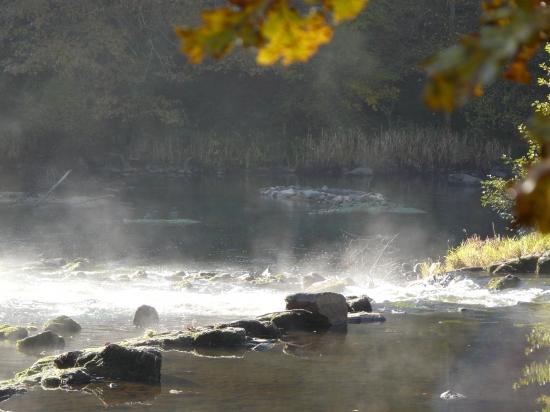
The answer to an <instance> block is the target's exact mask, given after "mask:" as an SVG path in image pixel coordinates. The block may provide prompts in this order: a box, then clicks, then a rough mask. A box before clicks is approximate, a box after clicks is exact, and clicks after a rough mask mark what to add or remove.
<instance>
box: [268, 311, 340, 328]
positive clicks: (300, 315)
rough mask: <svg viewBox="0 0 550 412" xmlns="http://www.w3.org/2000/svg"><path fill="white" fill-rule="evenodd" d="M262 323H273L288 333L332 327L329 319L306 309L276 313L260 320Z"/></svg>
mask: <svg viewBox="0 0 550 412" xmlns="http://www.w3.org/2000/svg"><path fill="white" fill-rule="evenodd" d="M258 319H259V320H261V321H269V322H272V323H273V325H275V327H277V328H279V329H282V330H283V331H284V332H287V331H307V332H311V331H317V330H326V329H329V328H330V327H331V324H330V322H329V320H328V318H327V317H326V316H324V315H321V314H319V313H312V312H310V311H308V310H304V309H293V310H286V311H283V312H275V313H270V314H267V315H263V316H260V317H259V318H258Z"/></svg>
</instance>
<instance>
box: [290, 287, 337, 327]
mask: <svg viewBox="0 0 550 412" xmlns="http://www.w3.org/2000/svg"><path fill="white" fill-rule="evenodd" d="M285 300H286V308H287V309H288V310H292V309H304V310H307V311H310V312H311V313H318V314H320V315H323V316H325V317H326V318H327V319H328V321H329V323H330V324H331V325H332V326H337V325H343V324H345V323H346V321H347V317H348V304H347V302H346V298H345V297H344V296H342V295H340V294H338V293H332V292H325V293H295V294H294V295H289V296H287V297H286V299H285Z"/></svg>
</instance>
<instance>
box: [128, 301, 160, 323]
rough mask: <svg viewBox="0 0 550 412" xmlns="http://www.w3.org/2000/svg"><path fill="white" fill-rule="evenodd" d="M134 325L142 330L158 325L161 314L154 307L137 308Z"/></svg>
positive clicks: (143, 306)
mask: <svg viewBox="0 0 550 412" xmlns="http://www.w3.org/2000/svg"><path fill="white" fill-rule="evenodd" d="M133 323H134V326H137V327H140V328H143V327H147V326H152V325H156V324H158V323H159V314H158V313H157V310H156V309H155V308H154V307H152V306H148V305H142V306H140V307H139V308H137V310H136V313H135V314H134V321H133Z"/></svg>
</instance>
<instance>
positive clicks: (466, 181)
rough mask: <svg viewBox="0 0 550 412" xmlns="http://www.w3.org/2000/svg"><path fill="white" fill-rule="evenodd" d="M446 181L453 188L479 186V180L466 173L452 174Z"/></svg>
mask: <svg viewBox="0 0 550 412" xmlns="http://www.w3.org/2000/svg"><path fill="white" fill-rule="evenodd" d="M447 181H448V182H449V184H451V185H455V186H479V185H480V184H481V179H480V178H479V177H475V176H472V175H469V174H466V173H452V174H450V175H449V176H448V177H447Z"/></svg>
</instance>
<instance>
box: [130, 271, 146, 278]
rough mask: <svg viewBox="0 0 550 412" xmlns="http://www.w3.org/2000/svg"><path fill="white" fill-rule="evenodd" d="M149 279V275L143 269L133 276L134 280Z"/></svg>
mask: <svg viewBox="0 0 550 412" xmlns="http://www.w3.org/2000/svg"><path fill="white" fill-rule="evenodd" d="M148 277H149V274H148V273H147V272H146V271H145V270H143V269H140V270H136V271H135V272H134V273H133V274H132V276H131V278H132V279H147V278H148Z"/></svg>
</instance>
